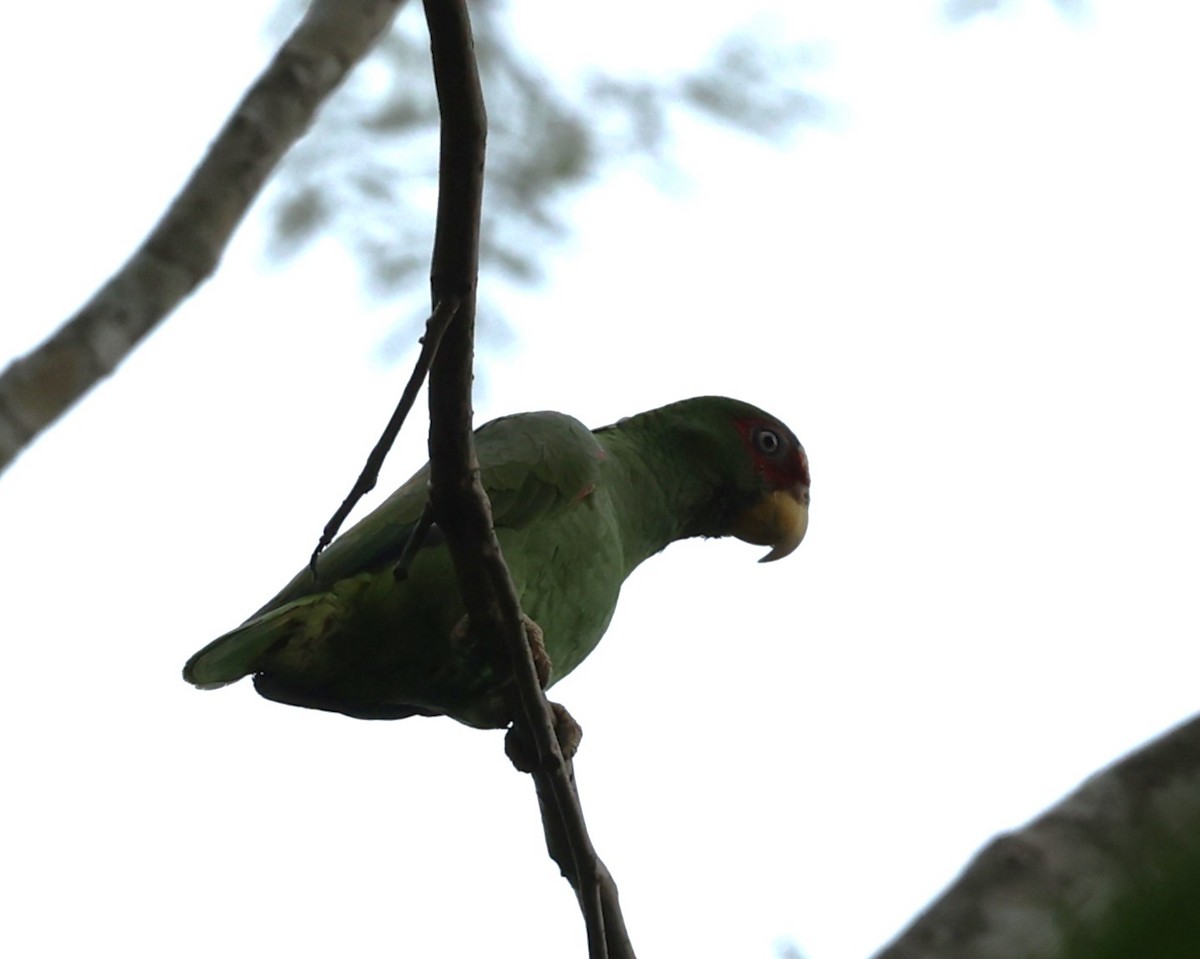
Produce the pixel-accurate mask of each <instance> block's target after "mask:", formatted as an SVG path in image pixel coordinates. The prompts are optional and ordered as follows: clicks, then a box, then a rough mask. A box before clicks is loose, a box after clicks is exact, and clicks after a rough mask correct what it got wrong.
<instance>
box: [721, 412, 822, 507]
mask: <svg viewBox="0 0 1200 959" xmlns="http://www.w3.org/2000/svg"><path fill="white" fill-rule="evenodd" d="M734 422H735V423H736V424H737V428H738V432H739V433H741V434H742V441H743V442H744V443H745V444H746V452H747V453H749V454H750V459H751V460H753V462H754V470H755V472H757V473H758V474H759V475H760V476H762V477H763V479H764V480H766V483H767V487H768V488H769V489H793V488H795V487H796V486H803V487H804V488H805V489H807V488H808V486H809V478H808V457H807V456H806V455H805V453H804V447H803V446H801V445H800V441H799V440H797V439H796V437H795V436H794V435H793V434H792V431H791V430H789V429H788V428H787V427H786V426H784V425H783V424H782V423H776V422H773V421H772V420H765V419H761V418H758V417H752V418H748V419H737V420H735V421H734ZM764 431H766V432H769V433H771V434H773V435H774V436H775V437H776V438H777V439H778V441H779V445H778V447H777V448H776V449H774V450H769V449H766V448H764V445H763V444H764V436H763V433H764Z"/></svg>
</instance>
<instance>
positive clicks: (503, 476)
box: [183, 412, 603, 688]
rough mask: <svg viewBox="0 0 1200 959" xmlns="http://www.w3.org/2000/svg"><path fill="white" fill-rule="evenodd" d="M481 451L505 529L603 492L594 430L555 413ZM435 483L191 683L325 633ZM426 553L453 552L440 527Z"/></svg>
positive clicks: (205, 652)
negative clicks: (344, 589) (343, 589)
mask: <svg viewBox="0 0 1200 959" xmlns="http://www.w3.org/2000/svg"><path fill="white" fill-rule="evenodd" d="M475 448H476V454H477V456H478V459H479V462H480V480H481V482H482V483H483V486H484V489H486V490H487V493H488V497H489V499H490V500H491V503H492V515H493V520H494V523H495V526H496V528H497V530H501V529H509V530H520V529H524V528H527V527H529V526H530V525H532V524H535V523H538V522H541V521H544V520H546V519H548V518H550V517H552V516H554V515H556V514H558V513H560V512H561V511H562V510H564V509H567V508H568V507H570V506H571V505H572V504H574V503H578V502H579V501H580V500H581V499H582V498H583V497H585V496H586V495H587V494H588V492H589V491H590V490H591V489H592V488H593V487H594V486H595V484H596V482H597V480H598V476H599V470H600V462H601V459H602V456H603V451H602V449H601V447H600V445H599V443H598V442H597V441H596V439H595V437H594V436H593V435H592V433H591V431H590V430H588V429H587V427H585V426H584V425H583V424H582V423H580V422H579V421H578V420H576V419H574V418H573V417H570V416H566V415H564V414H561V413H548V412H547V413H522V414H519V415H516V416H506V417H502V418H500V419H498V420H493V421H491V422H490V423H487V424H486V425H484V426H483V427H481V428H480V429H479V430H478V431H476V434H475ZM428 483H429V466H428V464H426V465H425V466H424V467H422V468H421V469H420V470H419V471H418V472H417V473H416V474H415V475H414V476H412V478H410V479H409V480H408V481H407V482H405V483H404V484H403V485H402V486H401V487H400V488H399V489H397V490H396V491H395V492H394V493H392V494H391V496H389V497H388V498H387V499H386V500H384V502H383V503H381V504H380V505H379V506H378V507H377V508H376V509H375V510H374V511H373V512H371V513H370V514H369V515H368V516H366V517H365V518H364V519H363V520H361V521H360V522H359V523H357V524H355V526H353V527H352V528H351V529H349V530H347V531H346V533H345V534H343V535H342V536H340V537H338V539H337V540H336V541H335V542H334V543H333V544H332V545H330V547H329V548H328V549H327V550H326V551H325V552H324V553H323V554H322V555H321V558H320V560H319V561H318V566H317V571H318V575H317V579H316V580H314V579H313V576H312V573H311V571H310V570H308V569H304V570H302V571H301V572H300V573H298V574H297V575H296V576H295V577H294V578H293V579H292V581H291V582H290V583H288V585H287V586H285V587H284V588H283V589H282V590H280V592H279V593H278V594H276V595H275V596H274V597H273V598H272V599H271V600H270V601H269V602H268V603H267V604H266V605H265V606H263V607H262V608H261V609H259V610H258V612H256V613H255V614H254V615H253V616H251V617H250V619H248V620H247V621H246V622H245V623H243V624H242V625H241V626H239V627H237V628H236V629H234V630H231V631H230V632H228V633H226V634H225V635H223V636H221V637H219V638H217V639H216V640H214V641H213V642H211V643H209V644H208V645H207V646H205V647H204V648H203V649H201V650H200V651H199V652H197V653H196V654H195V655H194V656H192V658H191V659H190V660H188V662H187V665H186V666H185V667H184V671H183V675H184V678H185V679H186V680H187V681H188V682H190V683H193V684H194V685H196V686H200V687H203V688H215V687H218V686H223V685H226V684H228V683H232V682H235V681H237V680H238V679H241V678H242V677H243V676H247V675H249V674H251V673H253V672H256V671H257V668H258V665H257V664H258V663H259V662H260V661H261V660H262V658H263V657H264V656H265V655H266V654H268V653H269V652H270V651H272V650H273V649H275V648H277V647H279V646H280V645H281V644H283V643H287V642H289V641H292V640H294V639H295V638H296V637H297V636H298V635H301V636H303V635H304V634H313V633H315V632H317V631H319V630H320V629H321V628H323V626H324V624H325V622H326V620H327V619H328V616H329V615H332V613H331V612H330V610H329V607H331V606H334V605H336V602H337V598H336V597H335V596H334V595H333V594H332V593H331V592H330V591H331V590H333V589H334V588H335V587H336V586H337V584H339V583H342V582H344V581H347V580H351V579H352V578H354V577H358V576H360V575H361V574H364V573H376V572H379V571H380V570H383V569H386V568H387V567H389V566H390V565H391V564H392V563H394V562H395V561H396V560H397V559H398V558H399V556H400V554H401V552H402V551H403V549H404V546H405V544H406V543H407V542H408V539H409V537H410V535H411V534H412V531H413V529H414V528H415V526H416V523H417V520H418V519H419V517H420V514H421V511H422V509H423V508H424V505H425V501H426V499H427V497H428ZM423 548H424V549H444V546H443V545H442V543H441V537H440V536H438V535H436V531H434V532H433V533H432V534H431V535H430V536H428V537H427V543H426V546H425V547H423ZM388 575H389V576H390V572H389V573H388ZM395 588H396V589H403V588H404V586H403V584H397V585H396V586H395ZM446 588H447V589H455V588H456V587H455V585H454V584H453V583H447V584H446Z"/></svg>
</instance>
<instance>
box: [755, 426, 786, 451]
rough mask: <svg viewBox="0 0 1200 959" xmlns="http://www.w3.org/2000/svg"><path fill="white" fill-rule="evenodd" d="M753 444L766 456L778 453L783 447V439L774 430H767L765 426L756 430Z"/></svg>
mask: <svg viewBox="0 0 1200 959" xmlns="http://www.w3.org/2000/svg"><path fill="white" fill-rule="evenodd" d="M754 445H755V446H757V447H758V449H759V451H760V452H762V453H766V454H767V455H768V456H770V455H772V454H774V453H778V452H779V450H780V449H781V448H782V447H783V440H782V439H781V438H780V436H779V434H778V433H776V432H775V431H774V430H769V429H767V428H766V427H763V428H762V429H760V430H758V431H756V432H755V434H754Z"/></svg>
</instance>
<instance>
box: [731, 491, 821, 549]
mask: <svg viewBox="0 0 1200 959" xmlns="http://www.w3.org/2000/svg"><path fill="white" fill-rule="evenodd" d="M807 498H808V497H807V496H806V497H805V499H807ZM807 531H808V504H807V503H803V502H801V501H800V500H799V499H798V498H797V496H796V494H795V493H793V492H792V491H791V490H776V491H775V492H773V493H768V494H767V495H766V496H764V497H762V499H760V500H759V501H758V502H757V503H755V504H754V505H753V506H751V507H750V508H749V509H747V510H746V511H745V512H743V513H742V515H741V516H739V517H738V519H737V522H736V523H735V524H734V526H733V529H732V530H731V532H732V533H733V535H734V536H736V537H737V538H738V539H740V540H743V541H744V542H747V543H754V544H755V545H756V546H770V547H771V552H769V553H767V555H766V556H764V557H763V558H762V559H760V560H759V562H760V563H770V562H771V561H773V560H777V559H783V557H785V556H787V555H788V553H790V552H791V551H792V550H794V549H795V548H796V547H797V546H799V545H800V541H801V540H802V539H804V534H805V533H806V532H807Z"/></svg>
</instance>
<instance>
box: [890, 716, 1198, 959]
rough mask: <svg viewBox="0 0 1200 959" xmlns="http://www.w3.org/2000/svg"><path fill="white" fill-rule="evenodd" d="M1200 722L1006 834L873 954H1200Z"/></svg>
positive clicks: (1170, 958)
mask: <svg viewBox="0 0 1200 959" xmlns="http://www.w3.org/2000/svg"><path fill="white" fill-rule="evenodd" d="M1198 890H1200V717H1197V718H1196V719H1192V720H1191V721H1189V722H1187V723H1185V724H1184V725H1182V726H1180V727H1178V728H1176V729H1174V730H1172V731H1171V732H1169V733H1166V734H1165V735H1163V736H1161V737H1160V738H1159V739H1157V740H1155V741H1154V742H1152V743H1150V744H1149V745H1147V746H1144V747H1143V748H1141V749H1139V750H1138V751H1137V752H1135V753H1132V754H1131V755H1129V756H1127V757H1126V758H1125V759H1123V760H1121V761H1119V762H1117V763H1116V764H1115V765H1113V766H1111V767H1109V768H1108V769H1106V770H1103V771H1102V772H1099V773H1097V774H1096V775H1094V776H1093V777H1091V778H1090V779H1089V780H1087V782H1085V783H1084V784H1083V785H1082V786H1081V787H1080V788H1079V789H1078V790H1076V791H1075V792H1074V793H1072V794H1071V795H1070V796H1068V797H1067V798H1066V799H1064V800H1063V801H1062V802H1060V803H1059V804H1058V805H1057V806H1055V807H1054V808H1052V809H1051V810H1050V811H1049V812H1047V813H1045V814H1044V815H1043V816H1041V817H1040V818H1038V819H1036V820H1034V821H1033V822H1032V823H1030V824H1029V825H1027V826H1025V827H1024V828H1023V829H1020V830H1018V831H1016V832H1013V833H1009V834H1007V835H1004V836H1000V837H999V838H997V839H996V840H994V841H993V842H992V843H991V844H990V845H989V846H988V847H987V848H985V849H984V850H983V851H982V852H981V853H979V855H978V856H976V857H975V860H974V861H973V862H972V863H971V864H970V865H969V866H968V867H967V869H966V870H965V871H964V872H963V874H962V875H961V876H960V877H959V878H958V880H957V881H956V882H955V883H954V885H953V886H951V887H950V889H949V890H947V891H946V892H945V893H944V894H943V895H942V897H941V898H940V899H938V900H937V901H936V902H935V903H934V904H933V905H932V906H930V907H929V909H927V910H926V911H925V913H923V914H922V915H921V916H919V917H918V918H917V920H916V921H915V922H914V923H913V924H912V925H911V926H909V928H908V929H907V930H906V931H905V932H904V933H902V934H901V935H900V937H899V938H898V939H897V940H896V941H895V942H893V943H892V944H891V945H890V946H888V947H887V948H886V949H884V950H883V951H882V952H880V953H879V954H878V955H877V956H876V959H996V957H1009V956H1020V957H1021V959H1118V957H1128V956H1147V957H1150V956H1153V957H1154V959H1194V957H1195V956H1198V955H1200V908H1198V907H1197V897H1198Z"/></svg>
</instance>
